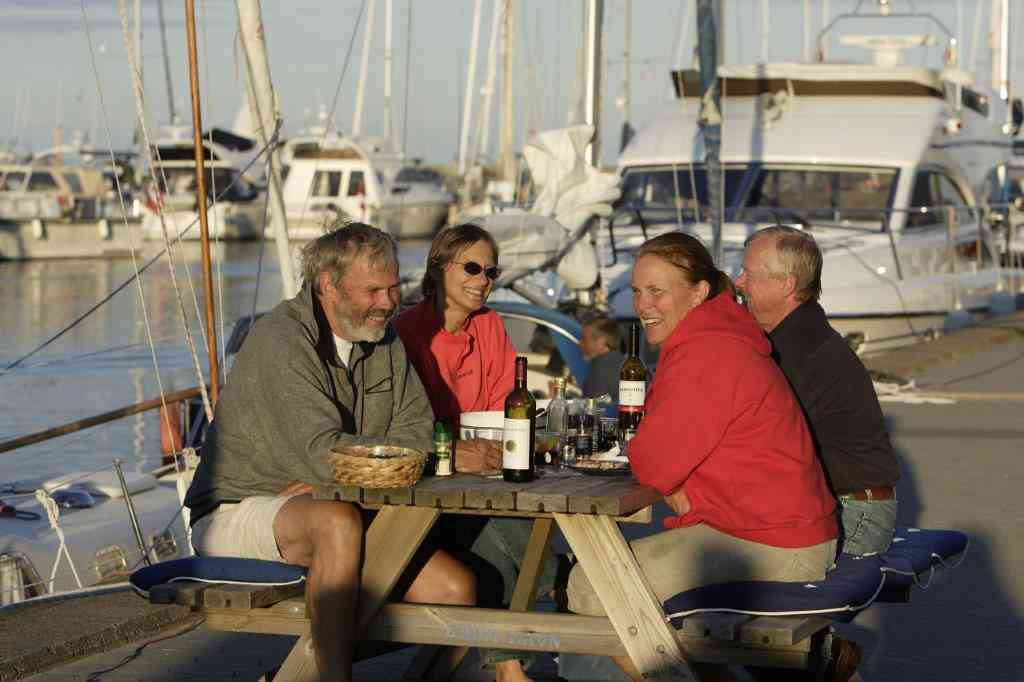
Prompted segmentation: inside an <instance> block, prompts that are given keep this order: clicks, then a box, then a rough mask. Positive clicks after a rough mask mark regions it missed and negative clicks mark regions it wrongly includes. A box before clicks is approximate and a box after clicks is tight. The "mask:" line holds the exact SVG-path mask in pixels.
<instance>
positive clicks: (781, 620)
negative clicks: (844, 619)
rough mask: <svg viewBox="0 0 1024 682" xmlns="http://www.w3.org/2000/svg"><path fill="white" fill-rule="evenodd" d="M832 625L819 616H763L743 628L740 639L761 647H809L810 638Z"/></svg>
mask: <svg viewBox="0 0 1024 682" xmlns="http://www.w3.org/2000/svg"><path fill="white" fill-rule="evenodd" d="M830 623H831V621H829V620H826V619H825V618H819V617H817V616H787V617H779V616H762V617H760V618H755V619H754V620H751V621H750V622H748V623H746V624H745V625H744V626H743V627H742V629H741V630H740V639H741V640H742V641H743V642H744V643H746V644H757V645H758V646H760V647H773V646H790V645H794V644H799V643H801V642H803V643H805V644H807V645H808V646H809V641H808V640H809V638H810V636H811V635H813V634H814V633H815V632H818V631H819V630H821V629H823V628H826V627H828V626H829V624H830Z"/></svg>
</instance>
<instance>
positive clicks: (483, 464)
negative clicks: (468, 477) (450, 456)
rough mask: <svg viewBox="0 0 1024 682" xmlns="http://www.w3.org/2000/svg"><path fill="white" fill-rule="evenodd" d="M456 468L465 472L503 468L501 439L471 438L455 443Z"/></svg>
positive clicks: (486, 471) (493, 470) (494, 470)
mask: <svg viewBox="0 0 1024 682" xmlns="http://www.w3.org/2000/svg"><path fill="white" fill-rule="evenodd" d="M455 470H456V471H458V472H460V473H464V474H482V473H497V472H498V471H500V470H501V441H497V440H487V439H485V438H471V439H469V440H460V441H458V442H456V443H455Z"/></svg>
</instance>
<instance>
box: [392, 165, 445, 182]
mask: <svg viewBox="0 0 1024 682" xmlns="http://www.w3.org/2000/svg"><path fill="white" fill-rule="evenodd" d="M395 182H426V183H431V184H435V185H440V184H441V176H440V175H439V174H438V173H437V171H434V170H431V169H429V168H415V167H407V168H403V169H402V170H400V171H398V175H396V176H395Z"/></svg>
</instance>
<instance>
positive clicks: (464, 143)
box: [458, 0, 481, 177]
mask: <svg viewBox="0 0 1024 682" xmlns="http://www.w3.org/2000/svg"><path fill="white" fill-rule="evenodd" d="M480 5H481V0H473V32H472V35H471V37H470V39H469V72H468V73H467V74H466V96H465V99H464V101H463V108H462V131H461V133H462V134H461V135H460V136H459V169H458V173H459V177H462V176H463V175H465V174H466V156H467V154H468V152H469V126H470V123H471V121H472V118H473V86H474V85H475V84H476V51H477V48H478V47H479V44H480Z"/></svg>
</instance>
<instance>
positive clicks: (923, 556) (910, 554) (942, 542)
mask: <svg viewBox="0 0 1024 682" xmlns="http://www.w3.org/2000/svg"><path fill="white" fill-rule="evenodd" d="M970 544H971V543H970V540H969V539H968V537H967V536H966V535H965V534H963V533H961V532H960V531H958V530H928V529H924V528H903V527H900V528H897V529H896V534H895V535H894V536H893V539H892V545H891V546H890V547H889V549H888V550H886V551H885V552H884V553H882V554H879V555H878V556H879V557H880V558H881V559H882V562H883V565H884V566H885V568H886V570H887V571H888V572H889V581H888V583H887V584H886V589H885V592H884V593H883V595H882V597H881V598H882V599H883V600H886V601H888V600H895V601H905V600H906V597H905V596H903V595H905V591H906V589H907V588H909V587H910V586H911V585H917V586H919V587H921V588H926V587H928V585H929V584H930V583H931V579H932V576H933V575H934V573H935V570H936V569H937V568H940V567H942V568H955V567H957V566H959V565H960V563H961V562H962V561H963V560H964V557H965V556H966V554H967V549H968V548H969V547H970Z"/></svg>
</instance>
